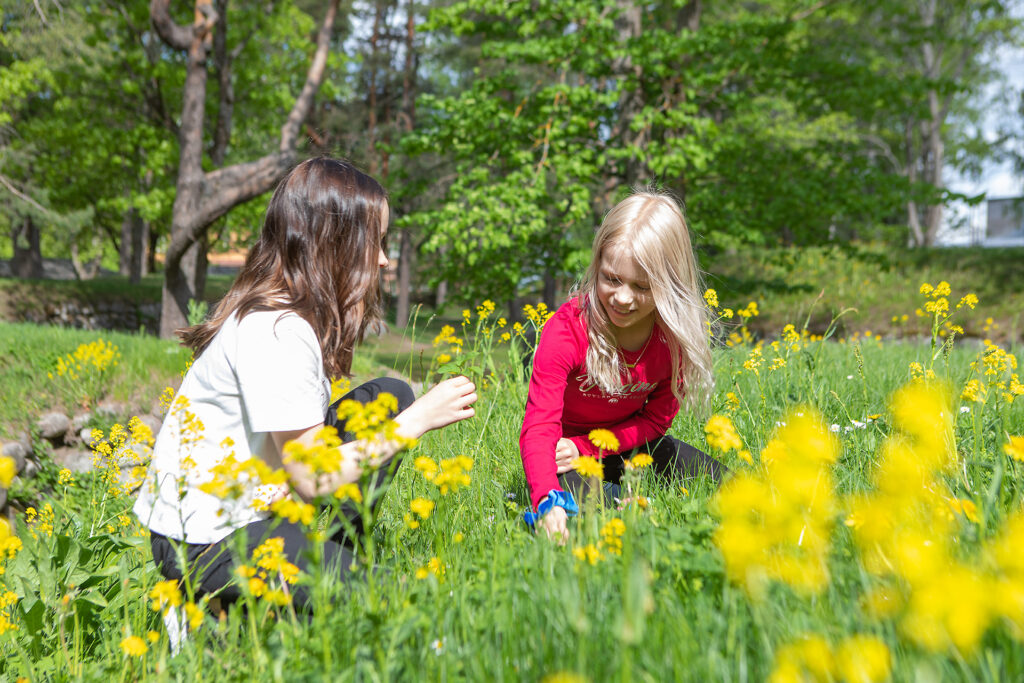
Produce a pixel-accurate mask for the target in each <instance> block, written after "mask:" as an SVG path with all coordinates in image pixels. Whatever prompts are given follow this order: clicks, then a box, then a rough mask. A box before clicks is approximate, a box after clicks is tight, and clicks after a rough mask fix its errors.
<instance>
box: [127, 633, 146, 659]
mask: <svg viewBox="0 0 1024 683" xmlns="http://www.w3.org/2000/svg"><path fill="white" fill-rule="evenodd" d="M121 651H122V652H124V653H125V654H126V655H128V656H129V657H141V656H142V655H144V654H146V653H147V652H149V646H148V645H146V641H144V640H143V639H142V638H140V637H138V636H128V637H127V638H125V639H124V640H122V641H121Z"/></svg>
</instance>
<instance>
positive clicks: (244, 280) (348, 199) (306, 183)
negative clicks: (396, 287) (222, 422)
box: [178, 157, 387, 378]
mask: <svg viewBox="0 0 1024 683" xmlns="http://www.w3.org/2000/svg"><path fill="white" fill-rule="evenodd" d="M386 206H387V194H386V193H385V191H384V188H383V187H381V185H380V183H378V182H377V181H376V180H374V179H373V178H371V177H370V176H368V175H366V174H365V173H363V172H361V171H359V170H358V169H357V168H356V167H355V166H353V165H352V164H350V163H349V162H347V161H342V160H339V159H330V158H326V157H320V158H315V159H309V160H307V161H304V162H302V163H301V164H299V165H298V166H296V167H295V168H293V169H292V170H291V172H290V173H289V174H288V175H287V176H285V178H284V179H283V180H282V181H281V182H280V183H279V184H278V186H277V189H276V190H274V195H273V197H271V199H270V204H269V205H268V206H267V215H266V218H265V219H264V221H263V230H262V232H261V233H260V236H259V239H258V241H257V242H256V245H255V246H254V247H253V248H252V250H251V251H250V252H249V255H248V257H247V258H246V259H245V265H243V266H242V269H241V270H240V271H239V273H238V277H237V278H236V279H235V282H234V284H233V285H232V286H231V289H230V290H229V291H228V293H227V294H226V295H225V296H224V298H223V299H221V301H220V303H218V304H217V307H216V308H215V309H214V311H213V313H212V315H211V316H210V318H209V319H208V320H207V321H205V322H203V323H201V324H199V325H193V326H192V327H188V328H185V329H182V330H179V331H178V335H179V336H180V337H181V340H182V343H183V344H184V345H185V346H187V347H188V348H190V349H192V351H193V352H195V355H196V357H197V358H198V357H199V355H200V354H202V352H203V350H204V349H206V347H207V346H208V345H209V344H210V341H211V340H212V339H213V337H214V335H216V334H217V332H218V331H219V330H220V328H221V326H222V325H223V324H224V321H226V320H227V319H228V318H229V317H231V315H232V314H236V315H237V316H238V318H239V319H241V318H243V317H244V316H245V315H246V314H247V313H250V312H252V311H294V312H295V313H297V314H298V315H300V316H301V317H302V318H303V319H304V320H306V322H308V323H309V324H310V325H311V326H312V327H313V331H314V332H315V333H316V336H317V339H319V341H320V350H321V352H322V354H323V360H324V372H325V373H326V374H327V376H328V377H334V378H337V377H341V376H348V375H350V371H351V367H352V354H353V351H354V350H355V345H356V343H357V342H359V341H361V340H362V338H363V334H364V332H365V331H366V328H367V327H368V326H369V325H370V324H371V323H375V322H377V321H378V320H379V319H380V278H379V271H380V265H379V263H378V260H377V258H378V250H379V249H381V247H382V234H381V227H382V225H381V221H382V219H383V217H384V211H385V208H386Z"/></svg>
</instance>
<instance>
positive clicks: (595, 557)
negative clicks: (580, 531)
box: [572, 543, 602, 565]
mask: <svg viewBox="0 0 1024 683" xmlns="http://www.w3.org/2000/svg"><path fill="white" fill-rule="evenodd" d="M572 554H573V557H575V558H576V559H577V560H579V561H580V562H584V561H585V562H588V563H589V564H591V565H595V564H597V563H598V562H600V561H601V558H602V555H601V550H600V549H599V548H598V547H597V546H596V545H594V544H593V543H588V544H587V545H585V546H582V547H576V548H573V549H572Z"/></svg>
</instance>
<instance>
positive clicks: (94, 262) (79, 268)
mask: <svg viewBox="0 0 1024 683" xmlns="http://www.w3.org/2000/svg"><path fill="white" fill-rule="evenodd" d="M100 243H101V240H100V237H99V235H95V236H93V238H92V246H93V248H94V249H96V255H95V256H93V257H92V259H91V260H89V261H83V260H82V258H81V255H80V254H79V252H78V249H79V247H78V242H77V240H72V241H71V267H72V268H74V270H75V277H76V278H78V279H79V280H92V279H93V278H95V277H96V275H98V274H99V272H100V262H101V261H102V260H103V250H102V248H100Z"/></svg>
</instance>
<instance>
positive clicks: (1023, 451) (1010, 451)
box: [1003, 436, 1024, 462]
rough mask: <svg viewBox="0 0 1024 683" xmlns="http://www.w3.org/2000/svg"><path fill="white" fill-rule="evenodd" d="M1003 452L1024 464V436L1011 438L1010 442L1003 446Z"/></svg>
mask: <svg viewBox="0 0 1024 683" xmlns="http://www.w3.org/2000/svg"><path fill="white" fill-rule="evenodd" d="M1003 452H1005V453H1006V454H1007V455H1008V456H1010V457H1011V458H1013V459H1014V460H1020V461H1022V462H1024V436H1011V437H1010V440H1009V441H1007V442H1006V443H1005V444H1003Z"/></svg>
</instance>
